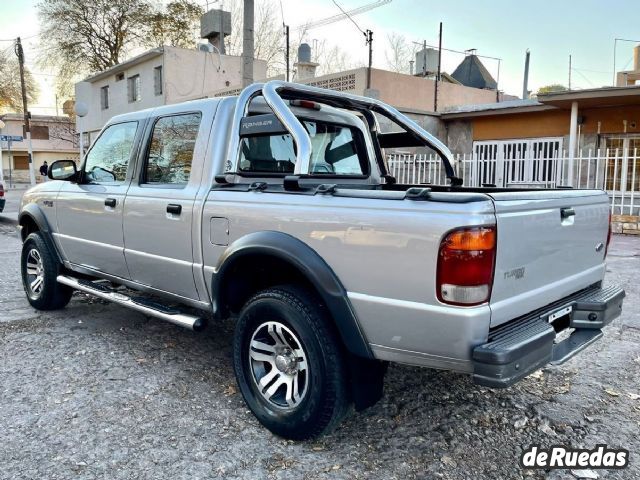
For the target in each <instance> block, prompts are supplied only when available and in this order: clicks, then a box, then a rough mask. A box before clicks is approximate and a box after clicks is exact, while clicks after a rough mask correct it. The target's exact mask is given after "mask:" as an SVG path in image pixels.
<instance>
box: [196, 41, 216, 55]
mask: <svg viewBox="0 0 640 480" xmlns="http://www.w3.org/2000/svg"><path fill="white" fill-rule="evenodd" d="M198 50H200V51H201V52H208V53H213V45H211V44H210V43H199V44H198Z"/></svg>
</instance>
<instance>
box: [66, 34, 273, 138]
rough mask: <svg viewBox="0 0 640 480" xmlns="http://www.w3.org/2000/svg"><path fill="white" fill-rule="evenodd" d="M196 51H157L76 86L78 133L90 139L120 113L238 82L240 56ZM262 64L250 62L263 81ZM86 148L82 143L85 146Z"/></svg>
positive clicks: (204, 93) (209, 93)
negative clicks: (81, 112) (80, 109)
mask: <svg viewBox="0 0 640 480" xmlns="http://www.w3.org/2000/svg"><path fill="white" fill-rule="evenodd" d="M202 48H203V49H202V50H200V49H195V48H194V49H185V48H177V47H168V46H164V47H159V48H154V49H152V50H148V51H146V52H144V53H142V54H141V55H138V56H137V57H134V58H131V59H130V60H127V61H126V62H123V63H120V64H118V65H116V66H114V67H112V68H110V69H108V70H105V71H104V72H100V73H97V74H95V75H92V76H90V77H88V78H86V79H85V80H84V81H82V82H79V83H77V84H76V102H78V103H79V102H83V103H84V104H86V106H87V107H88V113H87V115H86V116H84V117H82V118H80V117H78V118H77V127H78V130H81V131H82V132H83V133H88V136H89V140H90V142H93V140H95V137H96V135H97V134H98V132H99V131H100V129H101V128H102V127H103V126H104V125H105V123H107V121H108V120H109V119H110V118H111V117H113V116H115V115H120V114H122V113H127V112H133V111H136V110H143V109H145V108H152V107H157V106H160V105H167V104H172V103H178V102H183V101H186V100H193V99H197V98H204V97H209V96H212V95H213V93H214V92H216V91H219V90H220V89H223V88H228V87H231V86H236V85H239V84H241V82H242V57H237V56H232V55H220V54H218V53H217V51H209V50H213V49H212V48H210V47H208V46H207V45H203V46H202ZM266 71H267V64H266V62H265V61H264V60H255V61H254V78H256V79H262V78H265V76H266ZM85 147H86V144H85Z"/></svg>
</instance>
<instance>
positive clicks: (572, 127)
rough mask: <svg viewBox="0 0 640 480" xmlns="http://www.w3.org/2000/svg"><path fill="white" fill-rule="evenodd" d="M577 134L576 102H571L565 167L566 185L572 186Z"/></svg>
mask: <svg viewBox="0 0 640 480" xmlns="http://www.w3.org/2000/svg"><path fill="white" fill-rule="evenodd" d="M577 136H578V102H571V123H570V124H569V165H568V168H567V176H568V177H569V178H568V179H567V185H569V186H571V187H572V186H573V164H574V163H575V157H576V144H577V140H578V139H577Z"/></svg>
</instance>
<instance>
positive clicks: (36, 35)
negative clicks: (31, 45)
mask: <svg viewBox="0 0 640 480" xmlns="http://www.w3.org/2000/svg"><path fill="white" fill-rule="evenodd" d="M39 36H40V33H36V34H34V35H30V36H28V37H21V38H22V40H29V39H31V38H36V37H39ZM15 41H16V39H15V38H6V39H1V40H0V42H15Z"/></svg>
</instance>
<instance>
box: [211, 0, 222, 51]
mask: <svg viewBox="0 0 640 480" xmlns="http://www.w3.org/2000/svg"><path fill="white" fill-rule="evenodd" d="M208 6H209V4H208V2H207V7H208ZM222 7H223V5H222V2H220V42H219V43H220V48H219V49H218V51H219V52H220V55H225V49H224V11H223V8H222Z"/></svg>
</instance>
